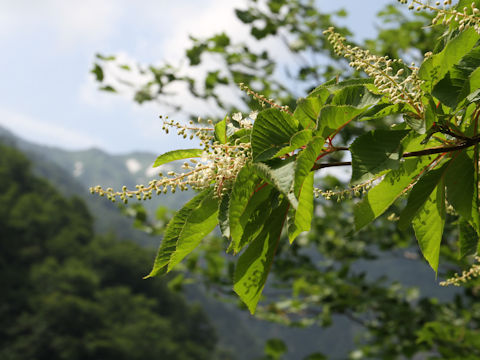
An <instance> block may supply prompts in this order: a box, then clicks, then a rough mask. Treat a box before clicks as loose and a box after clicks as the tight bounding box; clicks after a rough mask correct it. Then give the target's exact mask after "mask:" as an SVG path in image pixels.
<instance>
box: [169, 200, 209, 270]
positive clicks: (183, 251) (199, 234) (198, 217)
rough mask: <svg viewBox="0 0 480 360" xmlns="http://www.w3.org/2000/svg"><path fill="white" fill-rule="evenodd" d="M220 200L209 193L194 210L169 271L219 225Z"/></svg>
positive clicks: (170, 263)
mask: <svg viewBox="0 0 480 360" xmlns="http://www.w3.org/2000/svg"><path fill="white" fill-rule="evenodd" d="M217 215H218V198H217V197H216V196H215V195H214V192H213V191H209V192H208V193H207V194H206V196H205V197H204V198H203V199H202V201H201V202H200V203H199V205H198V206H197V207H196V208H194V209H193V210H192V211H191V213H190V215H189V216H188V218H187V221H186V222H185V224H184V225H183V226H182V230H181V232H180V234H179V236H178V240H177V244H176V247H175V251H174V252H173V253H172V255H171V258H170V261H169V263H168V270H167V271H170V270H172V269H173V267H174V266H175V265H177V264H178V263H179V262H180V261H182V260H183V258H184V257H185V256H187V255H188V254H190V253H191V252H192V251H193V250H194V249H195V248H196V247H197V246H198V244H200V241H202V240H203V238H204V237H205V236H207V235H208V234H210V233H211V232H212V231H213V229H214V228H215V226H216V225H217V224H218V217H217Z"/></svg>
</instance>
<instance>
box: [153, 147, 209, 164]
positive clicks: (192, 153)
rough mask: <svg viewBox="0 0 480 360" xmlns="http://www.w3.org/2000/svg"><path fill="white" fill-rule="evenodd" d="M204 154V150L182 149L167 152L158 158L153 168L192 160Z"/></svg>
mask: <svg viewBox="0 0 480 360" xmlns="http://www.w3.org/2000/svg"><path fill="white" fill-rule="evenodd" d="M202 153H203V150H202V149H180V150H172V151H169V152H166V153H165V154H162V155H160V156H159V157H157V159H156V160H155V162H154V163H153V167H158V166H160V165H163V164H166V163H169V162H172V161H175V160H183V159H190V158H194V157H201V156H202Z"/></svg>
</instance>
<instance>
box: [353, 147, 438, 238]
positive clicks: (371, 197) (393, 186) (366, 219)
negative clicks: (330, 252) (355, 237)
mask: <svg viewBox="0 0 480 360" xmlns="http://www.w3.org/2000/svg"><path fill="white" fill-rule="evenodd" d="M429 161H431V160H430V157H428V156H423V157H420V158H417V159H407V160H405V162H403V163H401V164H400V166H399V168H398V169H397V170H392V171H390V172H389V173H387V174H386V175H385V178H384V179H383V180H382V182H380V184H378V185H376V186H375V187H374V188H373V189H371V190H370V191H369V192H368V194H367V195H366V196H365V197H364V198H363V200H362V201H360V202H359V203H357V204H356V205H355V207H354V217H355V229H356V230H357V231H358V230H360V229H361V228H363V227H364V226H366V225H368V224H369V223H371V222H372V221H373V220H375V219H376V218H377V217H379V216H380V215H382V214H383V213H384V212H385V211H386V210H387V209H388V208H389V207H390V205H392V204H393V202H394V201H395V200H396V199H397V198H398V197H399V196H400V195H401V194H402V193H403V191H404V190H405V188H406V187H407V186H409V185H410V184H411V183H412V182H413V181H414V179H415V178H416V177H417V176H418V174H419V173H420V172H421V171H422V170H423V168H424V167H425V166H427V165H428V163H429Z"/></svg>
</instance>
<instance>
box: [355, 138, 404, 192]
mask: <svg viewBox="0 0 480 360" xmlns="http://www.w3.org/2000/svg"><path fill="white" fill-rule="evenodd" d="M408 133H409V130H398V131H394V130H375V131H370V132H368V133H366V134H364V135H362V136H360V137H358V138H357V139H356V140H355V141H354V142H353V143H352V145H351V146H350V152H351V154H352V180H351V181H350V183H351V184H352V185H355V184H359V183H362V182H364V181H367V180H370V179H372V178H373V177H375V175H378V174H380V173H382V172H384V171H387V170H389V169H397V168H398V166H399V164H400V159H401V158H402V146H401V141H402V140H403V139H404V138H405V137H406V136H407V135H408Z"/></svg>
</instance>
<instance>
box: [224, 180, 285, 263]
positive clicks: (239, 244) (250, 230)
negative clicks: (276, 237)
mask: <svg viewBox="0 0 480 360" xmlns="http://www.w3.org/2000/svg"><path fill="white" fill-rule="evenodd" d="M265 185H266V186H265ZM278 194H279V193H278V192H276V191H273V187H272V186H270V185H267V184H264V185H263V186H260V188H259V189H257V190H255V192H254V193H253V194H252V196H251V197H250V199H249V201H248V204H247V205H246V207H245V209H244V211H243V212H242V214H241V215H240V217H239V218H235V219H232V222H231V223H232V224H234V226H233V229H234V234H235V236H234V237H233V236H232V243H231V244H230V247H229V250H233V252H234V254H236V253H238V252H240V251H241V250H242V249H243V247H244V246H245V245H248V244H249V243H250V242H252V241H253V240H254V239H255V237H256V236H257V235H258V234H259V233H260V232H261V231H262V230H263V227H264V226H265V225H266V224H265V218H266V217H268V215H269V214H270V212H271V208H272V204H273V203H274V202H275V198H276V197H277V196H278Z"/></svg>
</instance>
